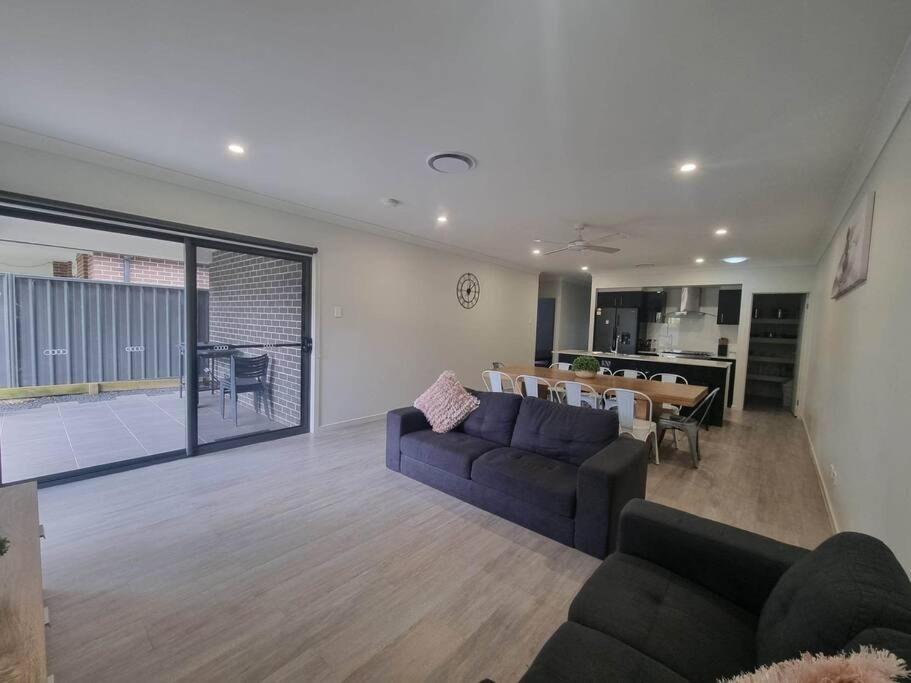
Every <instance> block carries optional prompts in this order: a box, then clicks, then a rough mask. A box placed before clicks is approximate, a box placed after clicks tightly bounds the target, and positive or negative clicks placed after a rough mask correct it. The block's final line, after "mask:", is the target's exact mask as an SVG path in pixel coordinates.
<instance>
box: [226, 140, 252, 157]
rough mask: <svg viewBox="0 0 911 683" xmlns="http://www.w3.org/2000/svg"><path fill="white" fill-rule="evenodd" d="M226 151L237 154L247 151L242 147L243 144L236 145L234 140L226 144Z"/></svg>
mask: <svg viewBox="0 0 911 683" xmlns="http://www.w3.org/2000/svg"><path fill="white" fill-rule="evenodd" d="M228 151H229V152H231V154H236V155H237V156H241V155H243V154H246V153H247V150H245V149H244V146H243V145H238V144H237V143H236V142H232V143H231V144H230V145H228Z"/></svg>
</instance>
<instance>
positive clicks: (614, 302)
mask: <svg viewBox="0 0 911 683" xmlns="http://www.w3.org/2000/svg"><path fill="white" fill-rule="evenodd" d="M643 294H645V292H641V291H631V292H598V295H597V297H595V301H596V302H597V304H598V308H641V307H642V305H643Z"/></svg>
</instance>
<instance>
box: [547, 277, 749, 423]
mask: <svg viewBox="0 0 911 683" xmlns="http://www.w3.org/2000/svg"><path fill="white" fill-rule="evenodd" d="M740 298H741V288H740V286H739V285H727V286H720V287H719V286H714V287H666V288H665V287H650V288H645V289H641V290H627V291H614V290H611V291H598V292H597V293H596V297H595V310H594V312H593V314H592V315H591V316H590V317H591V318H593V321H592V323H591V328H592V335H591V350H588V349H582V348H578V347H577V348H562V347H561V348H558V349H557V350H556V352H555V353H554V354H553V358H554V361H555V362H572V360H573V359H574V358H575V357H576V356H579V355H592V356H595V357H596V358H598V359H599V361H600V362H601V365H602V366H604V367H607V368H609V369H610V370H611V372H616V371H617V370H639V371H641V372H644V373H645V374H646V375H648V376H649V377H651V376H652V375H654V374H656V373H665V372H666V373H673V374H677V375H680V376H681V377H684V378H686V380H687V381H688V382H689V383H690V384H700V385H704V386H708V387H709V388H710V389H714V388H715V387H718V388H720V389H721V392H720V394H719V395H720V396H724V397H725V400H716V401H715V402H714V403H713V405H712V407H711V409H710V411H709V414H708V416H707V418H706V421H707V423H708V424H710V425H715V426H721V425H722V424H723V421H724V412H725V408H726V407H728V406H730V405H731V404H732V403H733V399H734V392H733V389H734V373H735V371H736V358H735V351H734V349H735V348H736V346H737V340H738V336H737V335H738V325H739V322H740Z"/></svg>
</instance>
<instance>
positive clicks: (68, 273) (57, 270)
mask: <svg viewBox="0 0 911 683" xmlns="http://www.w3.org/2000/svg"><path fill="white" fill-rule="evenodd" d="M53 266H54V277H73V263H72V262H71V261H54V263H53Z"/></svg>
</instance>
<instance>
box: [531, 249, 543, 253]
mask: <svg viewBox="0 0 911 683" xmlns="http://www.w3.org/2000/svg"><path fill="white" fill-rule="evenodd" d="M531 253H532V254H540V253H541V250H540V249H532V250H531Z"/></svg>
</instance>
